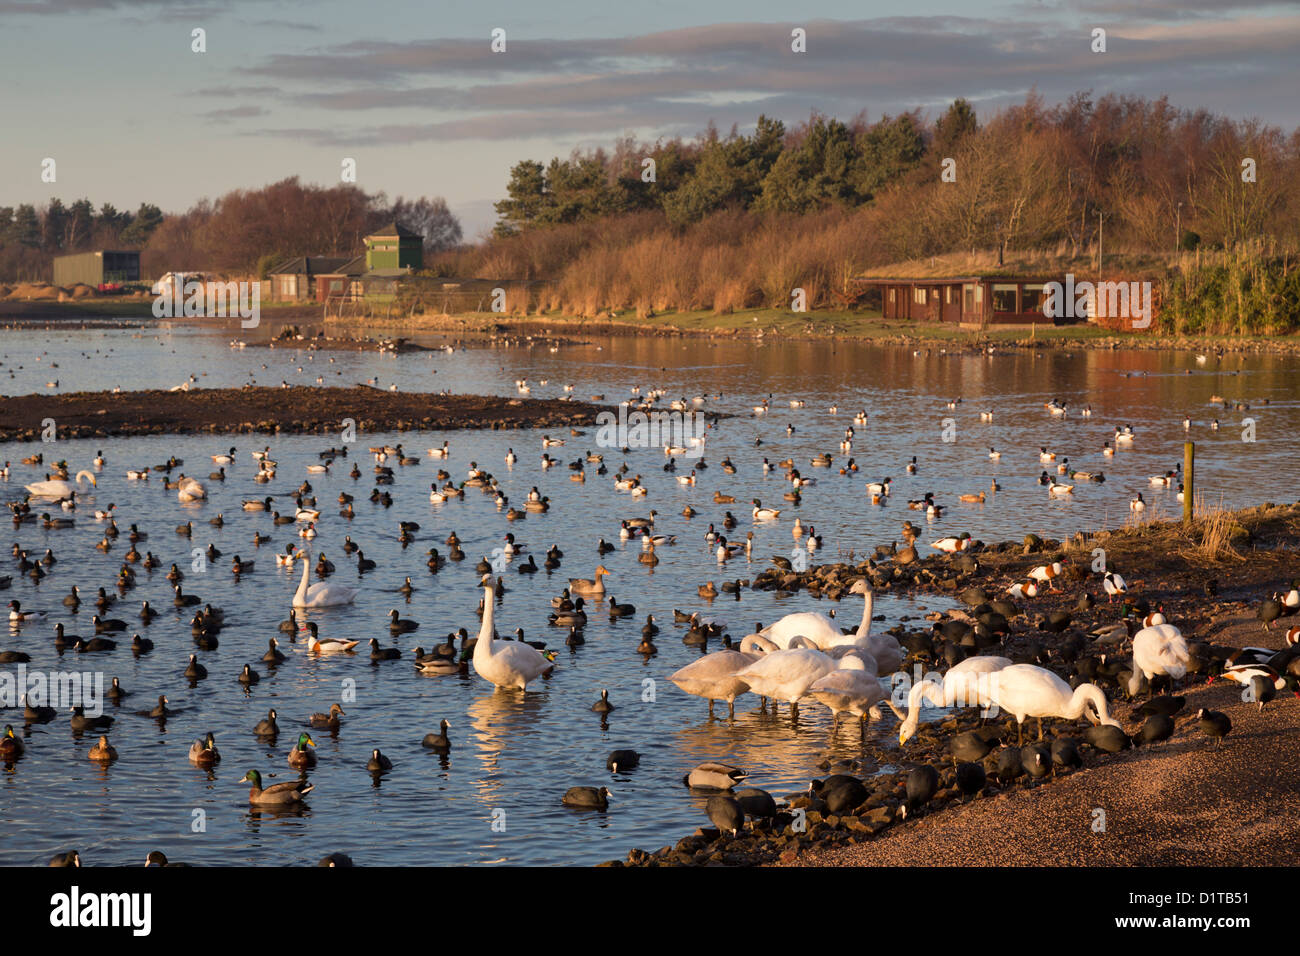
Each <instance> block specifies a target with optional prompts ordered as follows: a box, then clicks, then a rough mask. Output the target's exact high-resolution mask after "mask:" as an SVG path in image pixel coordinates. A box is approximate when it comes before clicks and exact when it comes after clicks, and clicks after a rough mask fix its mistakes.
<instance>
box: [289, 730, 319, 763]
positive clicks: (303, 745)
mask: <svg viewBox="0 0 1300 956" xmlns="http://www.w3.org/2000/svg"><path fill="white" fill-rule="evenodd" d="M315 746H316V741H314V740H312V739H311V734H308V733H305V732H304V733H300V734H298V740H297V742H296V743H294V745H293V747H292V748H291V749H290V750H289V757H288V763H289V766H290V767H293V768H294V769H295V770H310V769H312V768H313V767H315V766H316V754H315V753H314V752H313V751H311V750H308V749H307V748H308V747H315Z"/></svg>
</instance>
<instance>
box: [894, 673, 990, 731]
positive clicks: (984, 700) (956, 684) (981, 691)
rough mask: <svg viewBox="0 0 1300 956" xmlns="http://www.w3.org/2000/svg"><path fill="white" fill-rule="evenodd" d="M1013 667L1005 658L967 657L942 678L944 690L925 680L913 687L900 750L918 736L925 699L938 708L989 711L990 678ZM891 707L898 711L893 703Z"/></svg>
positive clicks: (901, 728)
mask: <svg viewBox="0 0 1300 956" xmlns="http://www.w3.org/2000/svg"><path fill="white" fill-rule="evenodd" d="M1010 666H1011V661H1010V660H1009V659H1007V658H1005V657H993V656H991V655H980V656H978V657H968V658H966V659H965V660H964V661H961V662H960V663H958V664H954V665H953V666H952V667H950V668H948V671H947V673H945V674H944V675H943V682H942V686H940V685H939V684H936V683H935V682H934V681H932V680H923V681H921V682H919V683H917V684H915V685H913V687H912V689H911V690H910V691H908V694H907V716H906V717H904V718H903V723H902V725H901V726H900V727H899V728H898V744H899V746H900V747H901V746H902V745H903V744H905V743H907V741H908V740H909V739H910V738H911V737H912V735H913V734H915V733H916V728H917V725H918V724H919V723H920V720H921V700H922V698H924V699H926V700H929V701H930V703H932V704H934V705H935V706H936V707H954V706H956V705H957V704H959V703H960V704H961V706H963V707H981V708H984V707H988V706H989V703H990V702H991V698H990V697H989V693H988V691H989V687H990V683H991V678H990V677H989V675H990V674H994V673H996V672H997V671H1000V670H1002V669H1003V668H1006V667H1010ZM890 707H891V708H894V707H895V705H894V703H893V701H892V700H891V701H890ZM895 712H896V713H897V710H895ZM900 716H901V715H900Z"/></svg>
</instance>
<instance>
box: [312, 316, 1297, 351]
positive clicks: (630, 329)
mask: <svg viewBox="0 0 1300 956" xmlns="http://www.w3.org/2000/svg"><path fill="white" fill-rule="evenodd" d="M361 321H363V322H364V325H365V327H367V328H375V329H384V330H392V331H394V332H404V333H412V332H447V333H451V334H469V333H481V334H487V333H521V334H537V333H539V332H546V333H550V334H555V335H583V334H586V335H631V334H645V333H651V334H658V335H703V336H718V337H740V336H744V337H768V336H775V337H778V338H832V337H833V338H837V339H856V340H862V341H872V342H879V343H882V344H897V345H926V344H938V345H943V346H951V347H976V346H980V345H986V344H995V345H1000V346H1005V347H1029V348H1033V347H1038V346H1047V345H1059V346H1070V347H1075V348H1106V349H1110V348H1135V349H1152V348H1182V349H1209V348H1224V349H1230V350H1250V351H1300V336H1296V335H1269V336H1265V335H1211V334H1192V333H1187V334H1161V333H1158V332H1151V333H1146V332H1139V333H1119V332H1112V331H1110V330H1107V329H1102V328H1099V327H1097V326H1094V325H1087V324H1078V325H1061V326H1053V325H1048V324H1043V325H1035V326H1002V327H992V328H988V329H967V328H962V327H960V326H956V325H951V324H946V323H916V322H907V321H900V320H896V319H884V318H882V317H881V316H880V314H879V313H878V312H869V311H849V310H840V311H835V310H831V311H817V312H808V313H794V312H791V311H789V310H788V309H747V310H744V311H738V312H731V313H724V314H721V315H719V314H715V313H714V312H712V311H710V310H707V309H700V310H696V311H691V312H662V313H655V314H653V315H649V316H638V315H637V314H636V313H635V312H633V311H630V310H629V311H626V312H605V313H601V314H600V315H599V316H598V317H596V318H581V317H577V316H571V315H565V314H563V313H561V312H546V313H541V314H534V315H527V316H524V315H505V314H498V313H493V312H465V313H459V314H455V315H441V314H423V315H421V314H416V315H406V316H402V317H400V318H383V317H378V316H377V317H371V318H366V319H364V320H361ZM357 322H358V320H356V319H347V318H345V319H342V320H339V319H331V320H330V321H329V323H328V327H329V331H330V333H331V334H339V333H340V332H342V331H343V330H346V329H347V328H349V327H352V328H355V327H356V324H357Z"/></svg>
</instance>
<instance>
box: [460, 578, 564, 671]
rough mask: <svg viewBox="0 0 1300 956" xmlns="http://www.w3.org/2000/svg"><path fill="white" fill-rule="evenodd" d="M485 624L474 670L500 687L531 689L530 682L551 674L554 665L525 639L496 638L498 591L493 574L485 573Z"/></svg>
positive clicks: (479, 639) (475, 651)
mask: <svg viewBox="0 0 1300 956" xmlns="http://www.w3.org/2000/svg"><path fill="white" fill-rule="evenodd" d="M482 584H483V624H482V626H481V627H480V628H479V632H478V642H477V643H476V644H475V645H474V658H473V659H474V670H475V671H476V672H477V673H478V675H479V676H480V677H482V678H483V679H484V680H488V681H491V682H492V683H493V684H496V685H497V687H517V688H519V689H520V690H527V689H528V682H529V681H532V680H536V679H537V678H538V677H541V676H543V675H544V674H549V673H550V672H551V671H552V670H553V669H554V667H555V665H554V664H553V663H552V662H551V661H550V660H548V659H547V658H546V657H544V656H543V655H542V654H541V652H539V651H537V650H536V649H534V648H533V647H531V646H530V645H528V644H525V643H523V642H522V641H496V640H494V637H493V634H494V631H495V625H496V613H495V605H496V600H495V593H494V586H493V582H492V575H490V574H485V575H484V576H483V582H482Z"/></svg>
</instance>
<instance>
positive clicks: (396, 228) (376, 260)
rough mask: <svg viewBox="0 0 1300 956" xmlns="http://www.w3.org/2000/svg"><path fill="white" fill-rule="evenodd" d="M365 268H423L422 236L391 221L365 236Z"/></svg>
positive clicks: (416, 270) (373, 269) (370, 269)
mask: <svg viewBox="0 0 1300 956" xmlns="http://www.w3.org/2000/svg"><path fill="white" fill-rule="evenodd" d="M365 242H366V269H367V270H368V271H370V272H376V271H380V270H394V269H407V270H410V271H411V272H418V271H419V270H420V269H422V268H424V238H423V237H422V236H421V235H420V234H419V233H418V232H412V231H411V230H410V229H407V228H406V227H405V226H403V225H401V224H399V223H396V222H392V223H389V224H388V225H387V226H385V227H384V228H383V229H379V230H376V231H375V232H374V233H373V234H371V235H369V236H366V239H365Z"/></svg>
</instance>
